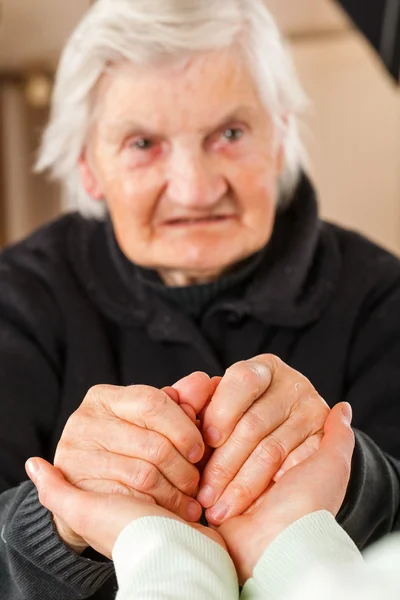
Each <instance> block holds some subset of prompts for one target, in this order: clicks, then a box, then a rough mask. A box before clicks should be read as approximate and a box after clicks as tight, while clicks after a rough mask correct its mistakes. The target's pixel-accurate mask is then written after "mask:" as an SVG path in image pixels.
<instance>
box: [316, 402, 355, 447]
mask: <svg viewBox="0 0 400 600" xmlns="http://www.w3.org/2000/svg"><path fill="white" fill-rule="evenodd" d="M352 418H353V412H352V408H351V406H350V404H348V403H347V402H341V403H339V404H336V406H334V407H333V408H332V410H331V411H330V413H329V415H328V418H327V419H326V421H325V426H324V437H323V439H322V441H321V446H320V449H321V450H322V452H324V453H326V452H330V451H331V450H332V451H335V452H336V451H340V452H341V453H342V454H343V455H344V456H349V455H352V453H353V450H354V434H353V432H352V430H351V421H352Z"/></svg>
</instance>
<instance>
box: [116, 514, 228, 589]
mask: <svg viewBox="0 0 400 600" xmlns="http://www.w3.org/2000/svg"><path fill="white" fill-rule="evenodd" d="M113 560H114V565H115V570H116V574H117V579H118V586H119V591H118V594H117V598H116V600H238V598H239V587H238V580H237V574H236V570H235V567H234V565H233V562H232V560H231V558H230V556H229V554H228V553H227V552H226V551H225V550H224V549H223V548H221V546H219V544H217V543H216V542H214V541H212V540H210V539H209V538H207V537H206V536H205V535H203V534H201V533H200V532H198V531H196V530H194V529H193V528H192V527H189V526H188V525H186V524H185V523H181V522H179V521H175V520H174V519H168V518H162V517H145V518H142V519H137V520H136V521H133V522H132V523H131V524H130V525H128V526H127V527H125V529H124V530H123V531H122V532H121V534H120V536H119V537H118V539H117V542H116V544H115V546H114V550H113Z"/></svg>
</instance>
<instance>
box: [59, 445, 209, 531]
mask: <svg viewBox="0 0 400 600" xmlns="http://www.w3.org/2000/svg"><path fill="white" fill-rule="evenodd" d="M67 460H69V461H72V462H76V459H75V457H74V453H73V452H70V453H69V455H68V457H67ZM75 473H76V469H75ZM97 479H105V480H108V481H117V482H120V483H122V484H123V485H125V486H127V487H129V488H130V489H132V490H136V491H138V492H141V493H142V494H145V495H149V496H151V497H152V498H154V500H155V501H156V503H157V504H158V505H159V506H162V507H163V508H165V509H167V510H169V511H171V512H173V513H174V514H176V515H178V516H179V517H181V518H183V519H185V520H186V521H198V519H199V518H200V516H201V512H202V509H201V506H200V504H199V503H198V502H197V501H196V500H194V499H193V498H191V497H190V496H188V495H186V494H183V493H182V492H181V491H180V490H178V489H177V488H176V487H174V486H173V485H171V483H170V482H169V481H168V480H167V479H166V478H165V477H164V476H163V475H162V473H161V472H160V471H159V470H158V469H157V467H155V466H154V465H152V464H151V463H149V462H147V461H144V460H141V459H136V458H128V457H125V456H120V455H118V454H111V453H109V452H101V451H98V452H91V453H87V455H86V460H85V465H84V471H83V470H82V475H81V476H79V473H78V474H75V478H74V480H73V481H72V482H71V483H73V485H74V486H76V487H78V488H81V486H82V484H83V485H84V486H86V489H87V486H88V484H87V482H88V481H90V480H97Z"/></svg>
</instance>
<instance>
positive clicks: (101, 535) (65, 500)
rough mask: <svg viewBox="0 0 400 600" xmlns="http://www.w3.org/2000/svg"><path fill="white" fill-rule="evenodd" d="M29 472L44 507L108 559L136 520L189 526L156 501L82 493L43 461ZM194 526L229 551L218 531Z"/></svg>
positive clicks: (32, 461)
mask: <svg viewBox="0 0 400 600" xmlns="http://www.w3.org/2000/svg"><path fill="white" fill-rule="evenodd" d="M26 470H27V473H28V475H29V477H30V478H31V480H32V481H33V483H34V484H35V485H36V487H37V490H38V493H39V500H40V502H41V504H43V506H45V507H46V508H47V509H48V510H49V511H51V512H52V513H53V514H54V515H57V516H58V517H59V518H60V519H62V520H63V522H65V523H66V524H67V526H68V527H70V528H71V530H73V531H74V532H76V534H77V535H78V536H80V537H81V538H82V539H83V540H84V541H85V542H86V545H87V546H91V547H92V548H94V549H95V550H97V552H100V554H103V555H104V556H106V557H108V558H112V551H113V548H114V545H115V542H116V541H117V538H118V536H119V534H120V533H121V532H122V530H123V529H124V528H125V527H126V526H127V525H129V523H131V522H132V521H134V520H136V519H140V518H142V517H167V518H169V519H174V520H176V521H180V522H182V523H185V521H184V520H183V519H181V518H180V517H178V516H176V515H175V514H174V513H172V512H170V511H168V510H166V509H164V508H161V507H160V506H158V505H157V504H156V503H155V501H154V500H153V499H152V498H148V500H147V501H144V500H138V499H137V498H134V497H132V496H123V495H115V494H98V493H95V492H87V491H82V490H80V489H78V488H76V487H74V486H73V485H71V484H70V483H68V482H67V481H66V480H65V479H64V477H63V475H62V474H61V472H60V471H59V470H58V469H56V468H55V467H53V466H52V465H51V464H49V463H48V462H46V461H45V460H43V459H41V458H32V459H29V460H28V461H27V464H26ZM188 525H189V524H188ZM190 526H191V527H193V528H195V529H197V530H198V531H200V533H203V534H204V535H206V536H208V537H209V538H210V539H212V540H213V541H215V542H217V543H218V544H220V545H221V546H222V547H223V548H224V549H226V545H225V544H224V542H223V540H222V538H221V536H220V535H219V534H218V533H217V532H216V531H214V530H212V529H210V528H209V527H203V526H202V525H199V524H192V523H190Z"/></svg>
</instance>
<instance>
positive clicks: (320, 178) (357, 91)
mask: <svg viewBox="0 0 400 600" xmlns="http://www.w3.org/2000/svg"><path fill="white" fill-rule="evenodd" d="M293 49H294V57H295V62H296V64H297V66H298V70H299V72H300V75H301V78H302V81H303V83H304V85H305V88H306V90H307V92H308V94H309V96H310V98H311V100H312V106H311V108H310V114H309V115H308V118H307V126H308V132H307V133H306V135H305V139H306V143H307V147H308V148H309V152H310V156H311V163H312V171H313V174H314V176H315V180H316V182H317V186H318V189H319V192H320V201H321V210H322V214H323V215H324V216H325V217H326V218H328V219H331V220H334V221H337V222H339V223H342V224H344V225H346V226H348V227H352V228H355V229H358V230H360V231H362V232H364V233H366V234H367V235H369V236H370V237H372V238H373V239H375V240H377V241H378V242H379V243H381V244H383V245H385V246H387V247H388V248H390V249H392V250H394V251H396V252H399V253H400V90H399V89H398V88H395V87H394V84H393V83H392V81H391V80H390V79H389V77H388V76H387V75H386V73H384V71H383V69H382V67H381V64H380V62H379V61H378V60H377V58H376V57H375V55H374V54H373V52H372V51H371V50H370V49H369V47H368V46H367V45H366V43H365V42H364V40H363V39H362V38H361V36H359V35H358V34H356V33H355V32H352V31H348V32H346V33H344V34H342V35H339V36H337V37H336V36H327V37H322V38H318V39H314V40H313V39H310V40H305V39H302V40H301V42H299V43H295V44H294V45H293Z"/></svg>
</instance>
